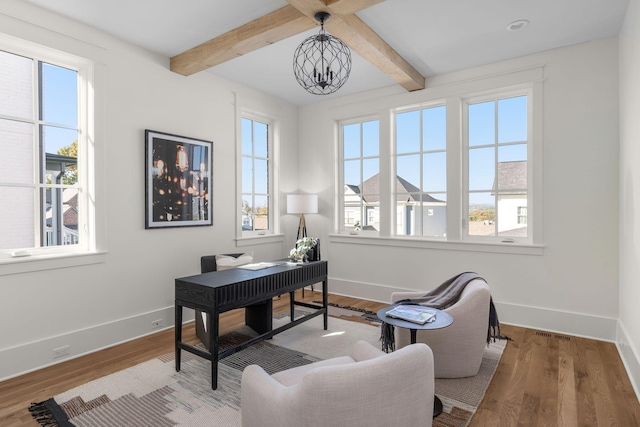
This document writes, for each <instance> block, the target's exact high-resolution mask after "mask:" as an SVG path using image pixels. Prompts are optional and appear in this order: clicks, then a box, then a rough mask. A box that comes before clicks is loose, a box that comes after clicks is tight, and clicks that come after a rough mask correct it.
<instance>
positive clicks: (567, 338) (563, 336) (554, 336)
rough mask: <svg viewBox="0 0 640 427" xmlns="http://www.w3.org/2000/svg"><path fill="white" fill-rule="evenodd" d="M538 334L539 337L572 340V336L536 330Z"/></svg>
mask: <svg viewBox="0 0 640 427" xmlns="http://www.w3.org/2000/svg"><path fill="white" fill-rule="evenodd" d="M536 335H538V336H539V337H547V338H556V339H559V340H563V341H571V337H569V336H566V335H552V334H550V333H549V332H542V331H536Z"/></svg>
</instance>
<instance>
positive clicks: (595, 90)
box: [299, 39, 619, 341]
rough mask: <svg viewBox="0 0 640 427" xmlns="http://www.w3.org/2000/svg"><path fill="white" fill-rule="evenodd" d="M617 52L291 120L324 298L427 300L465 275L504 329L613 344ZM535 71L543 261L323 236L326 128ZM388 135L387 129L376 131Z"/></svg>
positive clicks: (328, 218) (512, 66) (314, 108)
mask: <svg viewBox="0 0 640 427" xmlns="http://www.w3.org/2000/svg"><path fill="white" fill-rule="evenodd" d="M617 43H618V42H617V39H608V40H604V41H597V42H592V43H586V44H581V45H577V46H573V47H567V48H562V49H557V50H552V51H548V52H543V53H540V54H536V55H531V56H527V57H523V58H519V59H516V60H511V61H508V62H504V63H499V64H492V65H489V66H485V67H481V68H477V69H472V70H466V71H461V72H457V73H453V74H449V75H442V76H437V77H436V78H432V79H429V80H428V81H427V89H426V90H424V91H421V92H413V93H410V94H407V93H403V92H402V91H401V90H397V89H393V88H390V89H385V90H380V91H374V92H370V93H367V94H362V95H358V96H353V97H349V98H342V99H338V100H333V101H326V102H324V103H321V104H314V105H311V106H306V107H303V108H301V109H300V112H299V120H300V122H299V128H300V135H301V143H302V144H303V145H302V146H301V147H300V157H301V159H302V160H301V161H304V159H315V160H316V161H314V162H309V163H310V165H309V167H308V168H305V169H304V170H301V175H300V177H299V180H300V181H299V182H300V183H301V186H302V187H303V190H305V191H309V192H319V193H320V195H321V197H320V206H321V209H320V211H321V213H323V214H325V215H323V216H322V217H318V216H312V215H310V216H309V219H308V227H309V228H310V229H319V230H322V231H321V232H320V234H322V235H321V237H322V238H323V240H324V241H325V242H327V244H325V245H324V247H323V256H324V257H325V258H329V261H330V264H329V265H330V275H331V277H332V279H333V280H332V281H331V292H337V293H343V294H347V295H355V296H361V297H365V298H372V299H378V300H382V301H389V297H390V293H391V292H392V291H393V290H396V289H415V290H425V291H426V290H430V289H432V288H434V287H435V286H437V285H438V284H440V283H441V282H442V281H444V280H445V279H447V278H449V277H452V276H453V275H455V274H457V273H458V272H461V271H468V270H471V271H476V272H478V273H479V274H480V275H481V276H483V277H485V278H486V280H487V281H488V283H489V285H490V286H491V290H492V295H493V298H494V301H495V302H496V305H497V307H498V313H499V315H500V318H501V320H502V321H503V322H504V323H511V324H517V325H524V326H529V327H534V328H541V329H546V330H552V331H559V332H564V333H571V334H576V335H582V336H589V337H593V338H598V339H604V340H611V341H613V340H615V336H616V321H617V318H618V305H619V297H618V44H617ZM537 66H543V68H537V69H539V70H542V71H541V72H542V73H543V74H542V77H543V78H544V83H543V91H544V104H543V114H544V119H543V138H542V143H543V159H542V160H543V190H544V194H543V198H542V201H543V213H544V246H545V247H544V250H543V254H542V255H523V254H515V253H487V252H476V251H469V250H455V248H453V247H452V246H453V245H447V246H446V248H445V249H442V248H441V247H440V248H439V247H438V246H437V245H430V246H429V245H420V244H410V243H409V244H400V245H396V243H395V242H387V241H384V240H383V239H376V240H374V241H373V242H372V241H371V240H367V239H366V238H364V237H361V236H360V237H358V236H342V237H336V236H335V235H334V236H331V233H333V231H334V226H333V212H334V209H333V208H334V203H335V201H334V198H333V182H334V176H335V174H336V171H335V170H334V168H333V167H331V166H330V165H333V164H334V163H333V158H334V156H335V151H336V149H335V146H334V144H333V141H334V134H335V133H336V132H337V130H336V124H335V120H334V119H336V118H345V119H346V118H356V117H359V116H361V115H365V114H371V113H376V112H380V113H381V114H382V115H383V116H384V114H387V115H388V114H389V108H392V107H397V106H402V105H411V104H413V103H419V102H425V101H428V100H432V99H438V98H439V97H446V96H450V95H452V94H453V95H455V94H456V92H457V91H461V90H462V89H464V90H480V88H483V87H490V86H491V85H495V84H496V82H501V81H504V82H508V81H512V80H514V79H516V77H517V78H518V79H519V78H521V77H520V76H525V77H526V76H527V75H528V74H531V75H535V71H536V68H532V67H537ZM381 126H383V127H384V125H383V124H382V121H381ZM387 127H388V125H387ZM307 129H313V130H314V131H313V132H305V130H307ZM389 133H390V131H389V129H387V128H384V129H381V131H380V134H381V135H385V134H389ZM383 163H384V162H383ZM383 167H384V165H383ZM305 186H306V187H305ZM369 243H375V244H369ZM394 245H396V246H394ZM507 250H508V249H507Z"/></svg>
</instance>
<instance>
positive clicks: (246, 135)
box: [240, 116, 273, 236]
mask: <svg viewBox="0 0 640 427" xmlns="http://www.w3.org/2000/svg"><path fill="white" fill-rule="evenodd" d="M272 128H273V125H272V123H270V122H269V121H267V120H264V119H258V118H254V117H249V116H245V117H242V118H241V128H240V132H241V150H242V164H241V171H242V178H241V182H242V193H241V200H242V206H241V220H240V221H241V227H242V235H244V236H251V235H262V234H267V233H272V231H273V217H272V216H273V215H272V210H271V206H272V204H273V200H272V194H273V188H272V187H273V184H272V182H273V180H272V179H271V177H272V174H273V172H272V169H273V167H272V164H273V161H272V157H273V156H272V152H273V148H272V147H273V129H272Z"/></svg>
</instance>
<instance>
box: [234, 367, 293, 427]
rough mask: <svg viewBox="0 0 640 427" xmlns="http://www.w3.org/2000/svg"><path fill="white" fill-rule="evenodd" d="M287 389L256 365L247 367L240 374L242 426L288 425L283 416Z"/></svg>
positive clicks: (274, 426) (276, 426) (277, 426)
mask: <svg viewBox="0 0 640 427" xmlns="http://www.w3.org/2000/svg"><path fill="white" fill-rule="evenodd" d="M286 390H287V387H285V386H283V385H282V384H280V383H279V382H278V381H276V380H275V379H273V378H272V377H271V375H269V374H268V373H266V372H265V371H264V369H262V368H261V367H260V366H258V365H249V366H247V367H246V368H245V369H244V371H243V372H242V383H241V387H240V394H241V407H242V411H241V413H242V426H243V427H272V426H273V427H279V426H285V425H289V424H288V423H287V422H286V421H285V420H284V419H283V416H284V415H286V414H288V411H284V410H283V408H282V406H281V404H280V403H282V405H285V404H286V402H285V401H286V400H287V398H286V396H285V395H286V394H287V393H286Z"/></svg>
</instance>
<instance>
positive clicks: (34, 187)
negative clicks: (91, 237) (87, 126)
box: [0, 51, 82, 250]
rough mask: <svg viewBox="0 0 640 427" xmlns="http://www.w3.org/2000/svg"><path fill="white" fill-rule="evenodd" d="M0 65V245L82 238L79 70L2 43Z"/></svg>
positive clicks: (36, 245) (41, 244) (39, 244)
mask: <svg viewBox="0 0 640 427" xmlns="http://www.w3.org/2000/svg"><path fill="white" fill-rule="evenodd" d="M0 70H2V73H3V75H2V79H0V151H1V152H2V156H0V204H1V205H2V206H3V207H5V209H2V212H1V213H0V235H1V236H2V239H0V250H15V249H29V248H39V247H50V246H63V245H76V244H79V243H81V242H80V239H81V237H80V234H81V233H79V225H80V220H79V218H81V216H80V213H81V212H80V211H79V209H80V208H79V206H81V203H79V201H78V195H79V193H80V192H81V191H82V186H81V183H82V180H81V179H80V178H82V177H79V176H78V148H79V147H78V135H79V130H80V129H79V124H78V117H79V116H78V105H79V97H78V79H79V77H78V72H77V71H75V70H73V69H68V68H64V67H61V66H58V65H53V64H51V63H47V62H45V61H42V60H39V59H38V58H32V57H26V56H21V55H17V54H14V53H9V52H6V51H0ZM9 207H10V208H9Z"/></svg>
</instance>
